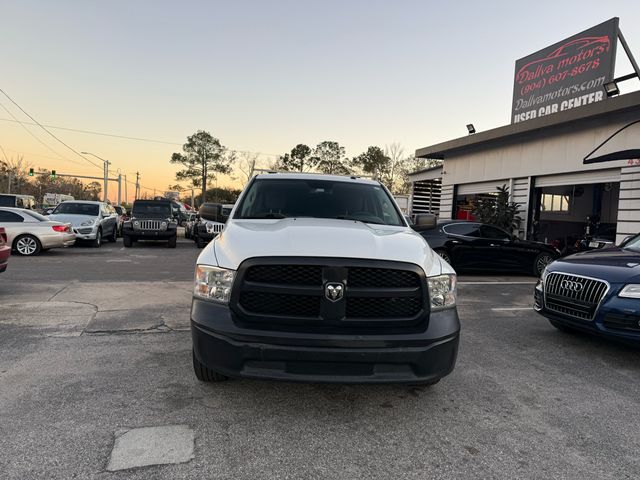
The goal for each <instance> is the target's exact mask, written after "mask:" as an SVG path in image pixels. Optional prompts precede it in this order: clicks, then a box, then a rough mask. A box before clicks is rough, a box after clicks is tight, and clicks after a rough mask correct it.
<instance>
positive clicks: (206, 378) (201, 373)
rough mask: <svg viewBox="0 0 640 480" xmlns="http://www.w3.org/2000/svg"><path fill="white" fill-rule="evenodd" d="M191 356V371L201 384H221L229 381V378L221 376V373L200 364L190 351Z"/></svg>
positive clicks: (194, 353)
mask: <svg viewBox="0 0 640 480" xmlns="http://www.w3.org/2000/svg"><path fill="white" fill-rule="evenodd" d="M191 354H192V355H193V371H194V372H195V374H196V378H197V379H198V380H200V381H201V382H223V381H225V380H229V377H227V376H226V375H222V374H221V373H218V372H216V371H214V370H211V369H210V368H207V367H206V366H204V365H203V364H202V363H200V360H198V359H197V358H196V352H195V351H192V352H191Z"/></svg>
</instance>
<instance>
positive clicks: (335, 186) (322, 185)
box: [234, 178, 404, 226]
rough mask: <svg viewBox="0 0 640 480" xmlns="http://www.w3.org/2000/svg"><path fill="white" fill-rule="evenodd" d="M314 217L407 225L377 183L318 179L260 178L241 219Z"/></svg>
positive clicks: (241, 208)
mask: <svg viewBox="0 0 640 480" xmlns="http://www.w3.org/2000/svg"><path fill="white" fill-rule="evenodd" d="M287 217H313V218H337V219H341V220H356V221H361V222H365V223H372V224H380V225H397V226H404V222H403V221H402V218H401V217H400V214H399V212H398V210H397V209H396V207H395V205H394V203H393V200H392V199H391V197H390V196H389V194H388V193H387V192H386V190H385V189H384V188H382V187H381V186H380V185H376V184H367V183H356V182H344V181H338V180H320V179H318V180H315V179H297V178H296V179H262V180H261V179H258V180H256V181H254V182H253V183H252V184H251V186H250V187H249V190H248V191H247V192H246V194H245V195H244V196H243V198H242V203H241V204H240V206H239V208H238V210H237V213H236V215H235V217H234V218H237V219H259V218H287Z"/></svg>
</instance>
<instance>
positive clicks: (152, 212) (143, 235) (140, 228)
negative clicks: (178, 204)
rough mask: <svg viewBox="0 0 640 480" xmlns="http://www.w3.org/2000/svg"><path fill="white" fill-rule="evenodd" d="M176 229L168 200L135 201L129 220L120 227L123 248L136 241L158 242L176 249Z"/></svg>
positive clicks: (175, 222)
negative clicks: (163, 242)
mask: <svg viewBox="0 0 640 480" xmlns="http://www.w3.org/2000/svg"><path fill="white" fill-rule="evenodd" d="M177 227H178V222H177V221H176V219H175V217H174V215H173V210H172V208H171V201H170V200H136V201H135V202H133V209H132V210H131V219H130V220H129V221H127V222H125V223H124V225H123V227H122V239H123V241H124V246H125V247H131V246H133V244H134V243H135V242H137V241H138V240H160V241H166V242H167V246H168V247H169V248H176V242H177V239H178V235H177Z"/></svg>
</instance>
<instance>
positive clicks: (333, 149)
mask: <svg viewBox="0 0 640 480" xmlns="http://www.w3.org/2000/svg"><path fill="white" fill-rule="evenodd" d="M311 159H312V161H313V162H314V163H315V165H316V168H317V170H318V171H320V172H321V173H329V174H334V175H349V174H350V173H351V171H350V170H349V167H347V165H346V158H345V152H344V147H341V146H340V145H339V144H338V142H329V141H324V142H321V143H319V144H318V146H317V147H316V148H315V149H314V150H313V154H312V157H311Z"/></svg>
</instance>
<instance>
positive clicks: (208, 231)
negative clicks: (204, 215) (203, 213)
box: [206, 223, 213, 233]
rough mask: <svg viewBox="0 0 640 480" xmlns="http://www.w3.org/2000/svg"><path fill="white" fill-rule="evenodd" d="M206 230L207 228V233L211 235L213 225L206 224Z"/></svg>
mask: <svg viewBox="0 0 640 480" xmlns="http://www.w3.org/2000/svg"><path fill="white" fill-rule="evenodd" d="M206 228H207V233H213V225H212V224H210V223H207V225H206Z"/></svg>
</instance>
